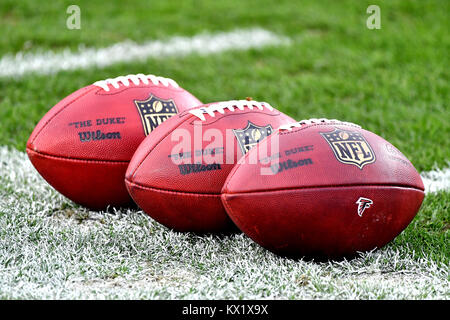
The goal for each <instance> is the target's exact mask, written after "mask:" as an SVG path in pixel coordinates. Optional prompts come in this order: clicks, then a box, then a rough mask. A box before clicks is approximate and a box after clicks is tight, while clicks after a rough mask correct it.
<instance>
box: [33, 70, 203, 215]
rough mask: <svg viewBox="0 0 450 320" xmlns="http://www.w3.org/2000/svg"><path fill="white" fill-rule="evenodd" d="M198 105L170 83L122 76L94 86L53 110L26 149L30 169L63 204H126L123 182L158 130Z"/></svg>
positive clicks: (68, 98)
mask: <svg viewBox="0 0 450 320" xmlns="http://www.w3.org/2000/svg"><path fill="white" fill-rule="evenodd" d="M198 105H201V102H200V101H199V100H198V99H197V98H195V97H194V96H193V95H192V94H190V93H189V92H187V91H186V90H184V89H182V88H180V87H179V86H178V85H177V83H176V82H175V81H173V80H171V79H167V78H162V77H156V76H153V75H143V74H138V75H128V76H125V77H118V78H115V79H108V80H104V81H98V82H96V83H94V84H93V85H89V86H87V87H84V88H82V89H79V90H77V91H76V92H74V93H72V94H71V95H69V96H68V97H66V98H64V99H63V100H61V101H60V102H59V103H58V104H57V105H55V106H54V107H53V108H52V109H51V110H50V111H49V112H48V113H47V114H46V115H45V116H44V117H43V118H42V120H41V121H40V122H39V123H38V124H37V126H36V128H35V129H34V131H33V133H32V134H31V136H30V138H29V140H28V143H27V153H28V156H29V158H30V160H31V162H32V163H33V165H34V167H35V168H36V169H37V171H39V173H40V174H41V175H42V177H44V179H45V180H47V182H48V183H49V184H50V185H52V186H53V187H54V188H55V189H56V190H58V191H59V192H60V193H62V194H63V195H65V196H66V197H67V198H69V199H71V200H73V201H74V202H76V203H79V204H81V205H83V206H85V207H88V208H91V209H104V208H106V207H107V206H108V205H111V206H127V205H128V204H130V203H132V202H131V198H130V196H129V195H128V192H127V190H126V187H125V183H124V181H123V180H124V177H125V171H126V168H127V167H128V163H129V162H130V159H131V157H132V156H133V154H134V151H135V150H136V148H137V147H138V146H139V144H140V143H141V142H142V141H143V140H144V138H145V137H146V135H148V134H149V133H150V132H152V131H153V130H154V129H155V128H156V127H157V126H158V125H159V124H161V123H162V122H163V121H165V120H166V119H168V118H169V117H171V116H173V115H175V114H176V113H178V112H181V111H184V110H186V109H188V108H191V107H194V106H198Z"/></svg>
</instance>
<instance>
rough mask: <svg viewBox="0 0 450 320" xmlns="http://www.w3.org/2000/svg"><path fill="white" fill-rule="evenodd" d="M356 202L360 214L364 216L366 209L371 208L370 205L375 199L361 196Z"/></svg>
mask: <svg viewBox="0 0 450 320" xmlns="http://www.w3.org/2000/svg"><path fill="white" fill-rule="evenodd" d="M355 203H356V204H357V205H358V216H360V217H362V215H363V212H364V210H366V209H367V208H370V206H371V205H372V204H373V201H372V200H370V199H367V198H363V197H360V198H359V199H358V201H356V202H355Z"/></svg>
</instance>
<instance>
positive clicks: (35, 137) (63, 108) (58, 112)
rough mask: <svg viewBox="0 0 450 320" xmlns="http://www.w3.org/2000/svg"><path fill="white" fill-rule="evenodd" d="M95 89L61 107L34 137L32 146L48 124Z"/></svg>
mask: <svg viewBox="0 0 450 320" xmlns="http://www.w3.org/2000/svg"><path fill="white" fill-rule="evenodd" d="M95 89H96V87H92V88H91V89H89V90H86V92H85V93H83V94H81V95H79V96H78V97H76V98H74V99H73V100H71V101H70V102H68V103H67V104H66V105H64V106H63V107H61V109H60V110H58V111H57V112H55V114H54V115H52V116H51V117H50V119H48V120H47V121H46V122H45V123H44V124H43V125H42V127H41V128H40V129H39V131H38V132H37V133H36V135H35V136H34V138H33V140H31V141H30V145H32V144H33V143H34V142H35V141H36V139H37V137H38V136H39V135H40V134H41V132H42V130H44V128H45V127H47V125H48V124H49V123H50V122H51V121H52V120H53V119H54V118H55V117H56V116H57V115H58V114H60V113H61V112H62V111H64V110H65V109H66V108H67V107H69V106H70V105H71V104H72V103H74V102H75V101H77V100H79V99H81V98H82V97H84V96H85V95H87V94H88V93H90V92H92V91H94V90H95Z"/></svg>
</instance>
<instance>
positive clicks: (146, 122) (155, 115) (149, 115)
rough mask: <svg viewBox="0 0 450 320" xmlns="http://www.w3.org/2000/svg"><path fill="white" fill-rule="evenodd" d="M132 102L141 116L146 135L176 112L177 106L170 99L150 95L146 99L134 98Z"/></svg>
mask: <svg viewBox="0 0 450 320" xmlns="http://www.w3.org/2000/svg"><path fill="white" fill-rule="evenodd" d="M134 103H135V104H136V107H137V109H138V111H139V115H140V116H141V120H142V125H143V126H144V132H145V135H146V136H147V135H148V134H149V133H150V132H152V131H153V130H154V129H155V128H156V127H157V126H159V125H160V124H161V123H163V122H164V121H166V120H167V119H169V118H170V117H171V116H173V115H175V114H177V113H178V109H177V106H176V105H175V102H173V100H172V99H170V100H163V99H160V98H158V97H155V96H154V95H150V98H148V99H147V100H144V101H139V100H134Z"/></svg>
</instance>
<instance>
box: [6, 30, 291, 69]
mask: <svg viewBox="0 0 450 320" xmlns="http://www.w3.org/2000/svg"><path fill="white" fill-rule="evenodd" d="M289 43H290V40H289V38H287V37H284V36H280V35H277V34H275V33H273V32H271V31H268V30H265V29H261V28H253V29H236V30H233V31H230V32H222V33H212V34H210V33H203V34H199V35H195V36H193V37H178V36H177V37H171V38H168V39H166V40H154V41H148V42H145V43H140V44H139V43H135V42H133V41H124V42H120V43H116V44H114V45H112V46H110V47H106V48H99V49H94V48H84V49H79V50H78V52H71V51H70V50H64V51H62V52H53V51H45V52H37V53H22V52H19V53H17V54H16V55H6V56H4V57H2V58H1V59H0V77H19V76H23V75H25V74H28V73H37V74H51V73H56V72H59V71H62V70H75V69H86V68H89V67H106V66H109V65H113V64H116V63H120V62H131V61H142V60H145V59H148V58H165V57H173V56H185V55H188V54H192V53H196V54H200V55H210V54H216V53H220V52H223V51H228V50H248V49H251V48H261V47H265V46H280V45H287V44H289Z"/></svg>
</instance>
